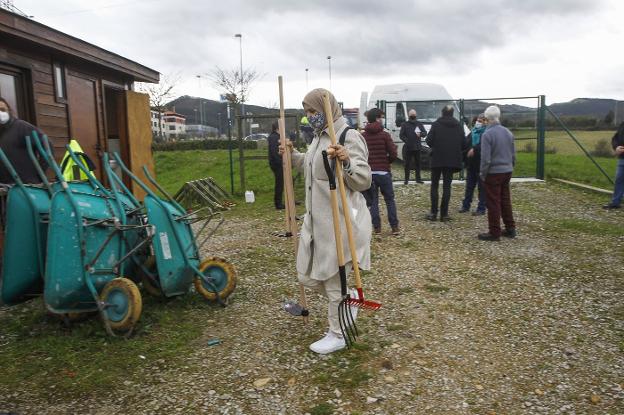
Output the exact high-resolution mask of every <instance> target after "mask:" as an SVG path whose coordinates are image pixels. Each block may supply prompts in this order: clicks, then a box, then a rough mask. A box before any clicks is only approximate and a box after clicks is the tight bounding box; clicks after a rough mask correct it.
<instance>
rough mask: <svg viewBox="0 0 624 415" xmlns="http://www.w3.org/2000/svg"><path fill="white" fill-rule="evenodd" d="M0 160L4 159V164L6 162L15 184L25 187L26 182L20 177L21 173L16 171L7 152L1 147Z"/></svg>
mask: <svg viewBox="0 0 624 415" xmlns="http://www.w3.org/2000/svg"><path fill="white" fill-rule="evenodd" d="M0 160H2V164H4V167H6V169H7V170H8V172H9V175H10V176H11V178H12V179H13V181H14V182H15V184H17V185H18V186H20V187H24V182H22V179H21V178H20V177H19V175H18V174H17V172H16V171H15V168H14V167H13V164H11V162H10V161H9V158H8V157H7V156H6V154H5V153H4V151H3V150H2V149H0Z"/></svg>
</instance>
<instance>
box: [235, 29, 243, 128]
mask: <svg viewBox="0 0 624 415" xmlns="http://www.w3.org/2000/svg"><path fill="white" fill-rule="evenodd" d="M234 37H237V38H238V40H239V43H238V45H239V50H240V84H241V96H240V100H241V115H245V97H244V95H243V35H242V34H240V33H237V34H235V35H234ZM242 121H243V119H242V118H241V123H242V124H241V126H242V134H243V137H244V136H245V123H244V122H242ZM239 138H242V137H239Z"/></svg>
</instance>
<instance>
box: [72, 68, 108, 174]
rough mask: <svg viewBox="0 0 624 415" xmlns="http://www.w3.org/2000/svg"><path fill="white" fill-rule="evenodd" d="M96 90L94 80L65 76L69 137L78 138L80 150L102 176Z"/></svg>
mask: <svg viewBox="0 0 624 415" xmlns="http://www.w3.org/2000/svg"><path fill="white" fill-rule="evenodd" d="M96 92H97V90H96V84H95V81H92V80H90V79H85V78H81V77H79V76H74V75H68V76H67V99H68V104H69V119H70V120H71V138H72V139H75V140H78V143H80V146H81V147H82V150H83V151H84V152H85V153H86V154H87V155H88V156H89V158H91V160H92V161H93V163H95V165H96V166H97V168H96V175H97V176H98V177H102V168H101V164H100V162H101V161H100V156H99V150H100V149H101V146H100V142H99V135H98V117H97V93H96Z"/></svg>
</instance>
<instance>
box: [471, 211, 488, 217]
mask: <svg viewBox="0 0 624 415" xmlns="http://www.w3.org/2000/svg"><path fill="white" fill-rule="evenodd" d="M483 215H485V211H484V210H475V211H474V212H472V216H483Z"/></svg>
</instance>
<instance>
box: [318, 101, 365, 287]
mask: <svg viewBox="0 0 624 415" xmlns="http://www.w3.org/2000/svg"><path fill="white" fill-rule="evenodd" d="M323 108H324V110H325V118H326V119H327V127H328V128H327V130H328V133H329V139H330V140H331V143H332V145H336V144H337V143H338V140H336V131H335V130H334V121H333V117H332V114H333V111H332V109H331V103H330V102H329V95H327V93H324V94H323ZM336 181H337V182H338V188H339V189H340V199H341V202H342V212H343V214H344V218H345V226H346V228H347V238H348V239H349V251H350V252H351V264H352V265H353V275H354V277H355V287H356V288H357V289H358V293H359V294H360V297H361V299H363V296H362V277H361V276H360V265H359V262H358V257H357V252H356V247H355V240H354V238H353V226H352V225H351V210H350V209H349V203H348V201H347V190H346V189H345V184H344V179H343V174H342V163H340V161H339V160H336ZM341 249H342V244H341Z"/></svg>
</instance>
